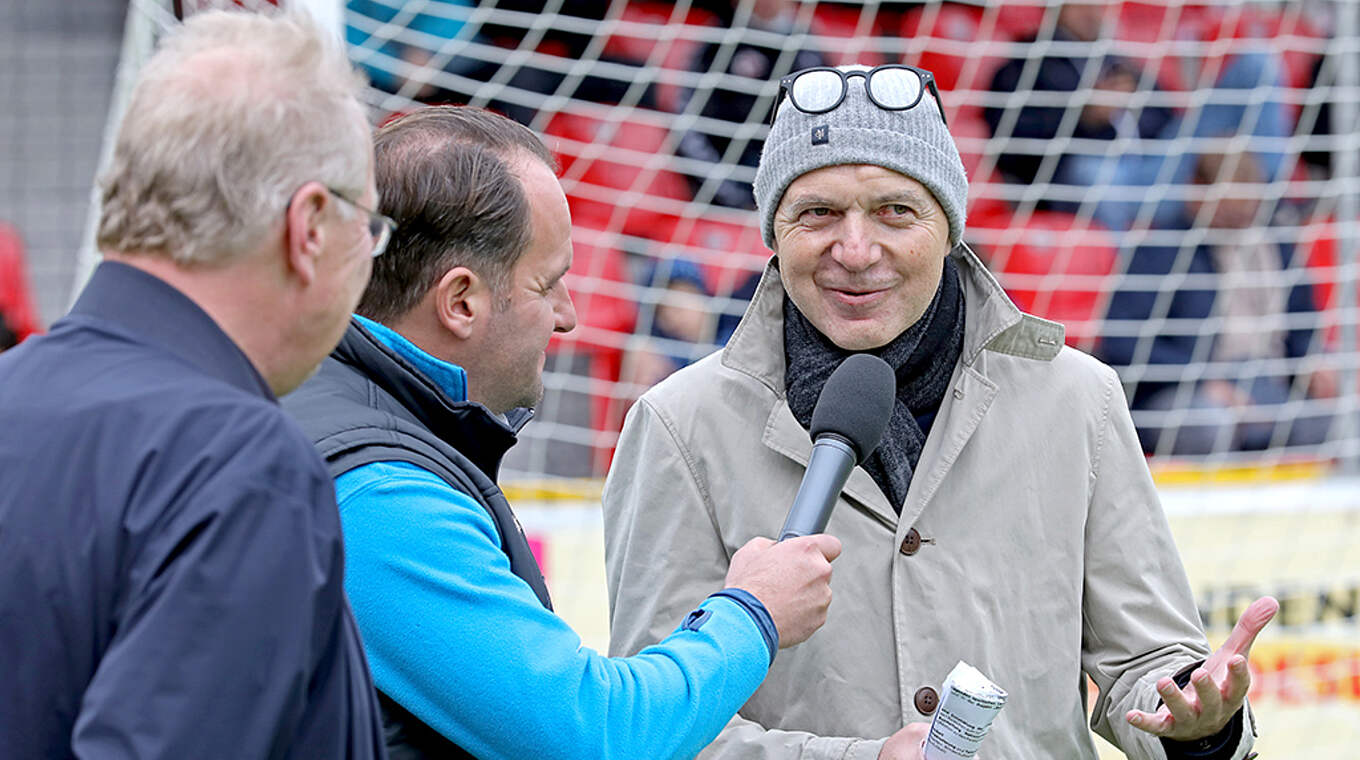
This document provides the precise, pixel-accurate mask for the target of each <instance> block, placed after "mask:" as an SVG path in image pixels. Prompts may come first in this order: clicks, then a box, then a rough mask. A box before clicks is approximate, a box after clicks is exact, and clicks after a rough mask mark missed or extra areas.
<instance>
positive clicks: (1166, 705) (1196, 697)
mask: <svg viewBox="0 0 1360 760" xmlns="http://www.w3.org/2000/svg"><path fill="white" fill-rule="evenodd" d="M1279 609H1280V603H1279V602H1277V601H1275V600H1274V599H1272V598H1270V597H1268V596H1263V597H1261V598H1260V599H1257V600H1256V601H1254V602H1252V603H1251V606H1250V607H1248V608H1247V611H1246V612H1243V613H1242V617H1240V618H1238V620H1237V625H1235V626H1233V630H1232V633H1230V634H1228V640H1227V641H1225V642H1223V646H1221V647H1219V648H1218V651H1217V652H1214V653H1213V654H1212V655H1210V656H1209V659H1207V660H1205V661H1204V664H1203V665H1201V666H1200V667H1198V668H1195V671H1194V672H1193V673H1191V674H1190V683H1188V684H1186V686H1185V688H1184V689H1178V688H1176V684H1175V683H1174V682H1173V681H1172V680H1171V679H1170V678H1162V679H1161V680H1160V681H1158V682H1157V693H1158V694H1160V695H1161V696H1162V703H1163V704H1162V706H1161V707H1160V708H1159V709H1158V710H1157V711H1156V712H1153V713H1146V712H1142V711H1141V710H1130V711H1129V713H1128V715H1127V716H1126V717H1127V719H1128V721H1129V724H1130V725H1132V726H1133V727H1135V728H1140V729H1142V730H1144V731H1147V732H1148V733H1150V734H1156V735H1157V736H1161V737H1164V738H1167V739H1173V740H1176V741H1192V740H1194V739H1203V738H1204V737H1206V736H1213V735H1214V734H1216V733H1218V732H1219V731H1221V730H1222V729H1223V727H1224V726H1225V725H1227V724H1228V720H1229V719H1231V718H1232V716H1233V715H1235V714H1236V713H1237V711H1238V710H1239V709H1240V708H1241V707H1242V700H1244V699H1246V697H1247V689H1248V687H1250V686H1251V672H1250V671H1249V670H1248V669H1247V655H1248V654H1249V653H1250V652H1251V645H1252V643H1253V642H1255V641H1256V634H1258V633H1260V632H1261V629H1262V628H1265V627H1266V623H1269V622H1270V619H1271V618H1273V617H1275V613H1276V612H1277V611H1278V610H1279Z"/></svg>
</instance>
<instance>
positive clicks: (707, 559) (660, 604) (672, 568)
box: [604, 397, 884, 760]
mask: <svg viewBox="0 0 1360 760" xmlns="http://www.w3.org/2000/svg"><path fill="white" fill-rule="evenodd" d="M604 529H605V566H606V570H607V579H608V584H609V608H610V637H609V638H610V645H609V646H610V653H611V654H615V655H626V654H631V653H633V652H637V651H639V650H641V649H642V648H643V647H646V646H647V645H648V644H650V643H651V642H653V641H656V640H657V639H659V638H660V637H661V636H664V635H665V633H666V631H667V630H669V626H671V625H674V622H673V621H675V620H676V619H678V618H679V617H680V616H681V615H683V614H684V612H685V611H686V610H688V609H690V608H692V607H693V606H694V605H695V604H696V603H697V602H698V601H699V600H701V599H703V598H704V595H705V594H706V593H707V592H708V591H709V590H711V589H715V588H720V587H721V586H722V585H723V579H724V577H725V576H726V574H727V568H728V563H729V560H730V558H731V551H735V550H736V549H737V548H740V547H731V548H730V549H729V547H727V546H726V545H725V544H724V542H723V541H722V538H721V536H722V531H721V529H720V527H719V524H718V520H717V518H716V516H715V513H714V510H713V505H712V503H711V501H710V493H709V490H708V488H707V487H706V486H705V485H704V483H703V480H702V478H701V477H699V476H698V475H697V473H696V463H695V459H694V455H693V454H692V452H688V451H686V450H685V449H684V448H683V447H682V446H681V445H680V444H679V443H678V441H677V439H676V437H675V435H674V432H673V429H672V426H671V425H669V424H668V422H667V420H666V418H665V417H664V416H663V413H661V412H659V411H658V410H657V409H656V408H655V407H654V406H652V405H651V404H650V403H649V402H648V399H647V398H645V397H644V398H643V399H641V400H640V401H638V403H636V404H635V405H634V406H633V408H632V409H631V410H630V411H629V413H628V418H627V420H626V421H625V422H624V426H623V433H622V435H621V437H620V438H619V444H618V448H617V449H616V451H615V454H614V462H613V465H612V466H611V467H610V470H609V478H608V480H607V481H606V483H605V489H604ZM776 659H777V658H776ZM883 741H884V740H882V739H875V740H866V739H860V738H854V737H826V736H815V735H813V734H810V733H807V732H803V731H783V730H772V729H767V728H765V727H763V726H761V725H759V724H757V723H755V722H753V721H750V720H747V719H745V718H743V717H741V715H740V714H738V715H737V716H736V717H734V718H733V719H732V720H731V722H729V723H728V724H727V726H726V728H724V729H723V730H722V732H721V733H720V734H719V735H718V738H717V739H716V740H715V741H714V742H713V744H711V745H710V746H709V747H708V748H707V749H706V750H705V751H704V752H703V753H702V754H701V755H700V757H702V758H705V760H720V759H723V760H726V759H729V758H732V759H735V758H743V759H747V758H753V759H759V760H784V759H787V760H794V759H795V758H798V759H799V760H873V759H874V758H877V757H878V752H879V749H880V748H881V747H882V746H883Z"/></svg>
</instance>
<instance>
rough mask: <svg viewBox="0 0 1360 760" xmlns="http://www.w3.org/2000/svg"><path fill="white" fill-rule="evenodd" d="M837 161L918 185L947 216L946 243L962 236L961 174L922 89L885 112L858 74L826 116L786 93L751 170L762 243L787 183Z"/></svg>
mask: <svg viewBox="0 0 1360 760" xmlns="http://www.w3.org/2000/svg"><path fill="white" fill-rule="evenodd" d="M840 68H841V70H842V71H849V70H853V69H860V70H865V71H867V70H868V67H867V66H842V67H840ZM841 164H871V165H874V166H882V167H884V168H886V169H892V170H893V171H896V172H901V173H902V174H905V175H907V176H908V177H911V178H912V179H914V180H916V181H917V182H920V183H921V184H922V185H925V186H926V188H928V189H929V190H930V192H931V193H933V194H934V195H935V200H936V201H938V202H939V204H940V206H941V207H942V208H943V209H944V213H945V216H947V217H948V218H949V244H950V246H951V247H952V246H954V245H956V244H957V243H958V242H959V239H960V238H962V237H963V225H964V215H965V209H966V208H967V206H968V178H967V177H966V176H965V175H964V171H963V161H962V159H960V158H959V149H958V146H956V145H955V144H954V138H953V136H951V135H950V134H949V128H948V127H946V126H945V123H944V119H943V118H941V116H940V111H939V108H938V107H937V106H936V104H935V98H934V96H932V95H931V94H930V93H929V92H925V93H923V94H922V95H921V102H920V103H918V104H916V106H915V107H914V108H910V109H907V110H905V111H885V110H883V109H882V108H879V107H878V106H876V105H874V104H873V101H871V100H869V96H868V94H867V93H865V91H864V79H863V78H862V77H852V78H851V79H850V82H849V86H848V87H847V88H846V93H845V101H844V102H842V103H841V104H840V105H839V106H837V107H836V108H835V109H833V110H831V111H828V112H827V113H818V114H806V113H803V112H802V111H799V110H798V109H797V108H794V107H793V105H792V104H791V103H789V101H788V98H787V97H786V98H784V100H783V102H782V103H781V104H780V108H779V115H778V116H776V117H775V120H774V126H773V127H771V128H770V136H769V137H768V138H766V140H765V147H764V149H763V150H762V151H761V154H760V166H759V167H757V168H756V183H755V191H756V207H757V208H758V209H759V210H760V232H761V235H763V236H764V238H765V244H766V245H768V246H770V248H771V249H773V248H774V212H775V209H777V208H778V207H779V201H780V200H781V199H782V198H783V197H784V191H785V190H787V189H788V187H789V185H790V184H792V183H793V181H794V180H796V179H798V178H799V177H801V176H803V175H804V174H807V173H808V172H810V171H812V170H814V169H820V168H822V167H824V166H837V165H841Z"/></svg>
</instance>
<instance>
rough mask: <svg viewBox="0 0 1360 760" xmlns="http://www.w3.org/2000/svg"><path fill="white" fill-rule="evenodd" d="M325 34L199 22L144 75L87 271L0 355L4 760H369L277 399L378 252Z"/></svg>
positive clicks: (308, 499)
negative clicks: (55, 311) (94, 264)
mask: <svg viewBox="0 0 1360 760" xmlns="http://www.w3.org/2000/svg"><path fill="white" fill-rule="evenodd" d="M358 84H359V83H358V80H356V78H355V76H354V74H353V72H352V70H351V69H350V67H349V65H348V63H347V62H346V60H345V59H344V56H343V53H342V52H341V51H340V50H339V49H338V46H336V45H332V44H330V43H329V42H328V41H327V39H326V37H325V36H324V35H323V34H322V33H320V32H319V31H318V30H317V29H316V28H315V27H314V26H313V25H312V24H311V22H310V21H308V20H307V19H305V18H303V17H297V16H288V15H283V16H278V17H266V16H263V15H252V14H244V13H234V14H229V13H220V12H219V13H205V14H201V15H197V16H194V17H193V18H192V19H191V20H190V21H189V22H188V23H186V24H185V25H184V26H183V27H182V28H180V29H178V30H175V31H174V32H172V33H171V34H170V35H169V36H168V37H167V38H166V39H165V40H164V41H163V43H162V45H161V47H160V49H159V50H158V51H157V53H156V54H155V55H154V56H153V57H152V58H151V60H150V61H148V62H147V64H146V66H145V68H144V69H143V71H142V73H141V76H140V81H139V82H138V84H137V86H136V89H135V91H134V92H133V95H132V99H131V102H130V103H129V105H128V113H127V116H126V117H125V118H124V120H123V123H122V125H121V127H120V130H119V133H118V136H117V144H116V146H115V148H114V152H113V158H112V165H111V167H110V169H109V170H108V172H107V174H106V175H105V176H104V177H103V179H102V188H103V198H102V201H103V203H102V209H101V218H100V223H99V232H98V244H99V247H100V250H101V251H102V252H103V255H104V261H103V262H102V263H101V264H100V265H99V266H98V268H97V269H96V270H95V272H94V274H93V276H92V277H91V279H90V281H89V283H88V284H87V285H86V287H85V289H84V291H83V292H82V293H81V295H80V298H79V300H78V301H77V302H76V304H75V306H74V307H73V308H72V310H71V313H70V314H68V315H67V316H66V317H65V318H64V319H62V320H60V321H59V322H57V323H56V324H55V325H53V327H52V331H51V332H50V333H49V334H48V335H46V336H42V337H38V338H34V339H32V340H29V341H27V342H25V343H24V344H23V345H22V346H20V347H19V348H18V349H16V350H14V351H11V352H6V353H5V355H4V356H3V357H0V429H3V430H4V431H5V435H4V436H3V437H0V672H3V673H4V674H5V676H4V678H2V679H0V747H3V748H4V750H3V754H5V756H6V757H24V758H38V757H52V758H56V757H101V758H108V757H129V758H131V757H136V758H264V757H270V758H294V757H297V758H301V757H309V758H312V757H324V758H359V759H367V758H381V757H383V755H384V753H383V747H382V739H381V732H380V722H379V719H378V705H377V702H376V697H375V694H374V692H373V687H372V683H371V681H370V680H369V675H368V669H367V665H366V663H365V660H364V655H363V649H362V645H361V642H360V639H359V635H358V629H357V627H356V625H355V622H354V619H353V616H352V614H351V613H350V610H349V606H348V603H347V602H346V600H345V596H344V590H343V576H344V556H343V551H342V545H341V533H340V524H339V516H338V514H337V511H336V506H335V497H334V492H333V490H332V487H331V481H330V478H329V477H328V476H327V473H326V469H325V467H324V465H323V464H322V462H321V460H320V458H319V457H318V456H317V455H316V452H315V450H314V449H313V448H312V447H311V445H310V444H309V442H308V441H307V439H306V438H305V437H304V436H303V435H302V432H301V431H300V430H298V428H297V426H296V425H295V424H294V423H293V422H292V421H290V420H289V419H288V418H287V416H286V415H285V414H284V413H283V412H282V410H280V409H279V407H278V403H277V401H276V396H279V395H282V394H285V393H287V392H289V391H291V390H292V389H293V388H295V387H296V386H297V385H298V384H300V383H301V382H302V381H303V379H305V378H306V377H307V376H308V375H309V374H311V373H312V372H313V371H314V370H315V368H316V366H317V364H318V363H319V362H320V361H321V359H322V358H323V357H324V356H325V355H326V354H327V352H329V351H330V350H331V348H333V347H334V346H335V343H336V341H337V340H339V338H340V335H341V333H342V332H343V331H344V328H345V324H346V323H347V321H348V318H349V313H350V310H351V309H352V308H353V307H354V304H355V303H357V302H358V299H359V296H360V294H361V293H362V291H363V288H364V284H365V283H366V282H367V280H368V276H369V272H370V269H371V261H372V256H374V255H376V254H378V253H380V252H381V249H382V244H383V242H384V241H385V240H386V237H387V235H388V233H389V232H390V226H389V223H387V222H384V221H383V220H382V219H381V218H380V217H378V216H376V215H374V214H373V212H370V211H366V210H365V209H366V208H372V207H373V206H374V205H376V200H377V198H376V191H375V188H374V182H373V173H372V148H371V146H370V142H369V129H368V125H367V123H366V121H365V118H364V113H363V110H362V108H361V106H360V104H359V102H358V100H357V98H356V95H357V92H358Z"/></svg>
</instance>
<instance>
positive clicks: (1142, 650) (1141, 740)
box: [1082, 369, 1255, 760]
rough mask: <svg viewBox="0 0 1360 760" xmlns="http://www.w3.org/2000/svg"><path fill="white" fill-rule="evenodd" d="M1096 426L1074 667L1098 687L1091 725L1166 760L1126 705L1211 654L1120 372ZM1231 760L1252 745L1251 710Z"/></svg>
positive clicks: (1139, 705) (1136, 705)
mask: <svg viewBox="0 0 1360 760" xmlns="http://www.w3.org/2000/svg"><path fill="white" fill-rule="evenodd" d="M1106 372H1107V373H1108V375H1107V378H1106V383H1107V388H1106V392H1105V398H1106V401H1105V408H1104V410H1103V412H1102V415H1101V419H1102V423H1101V424H1102V430H1101V431H1100V438H1099V444H1098V448H1097V450H1096V455H1095V457H1094V458H1093V464H1092V469H1091V474H1090V477H1091V482H1092V489H1091V502H1090V505H1089V507H1088V513H1087V521H1086V554H1085V566H1086V573H1085V578H1084V579H1083V582H1084V591H1083V602H1082V667H1083V669H1084V670H1085V671H1086V673H1087V674H1088V675H1090V676H1091V679H1092V680H1093V681H1094V682H1095V684H1096V688H1097V689H1098V690H1099V695H1098V698H1097V700H1096V705H1095V708H1094V709H1093V711H1092V714H1091V728H1092V729H1094V730H1095V732H1096V733H1098V734H1100V736H1102V737H1104V738H1105V739H1107V740H1109V741H1110V742H1111V743H1112V744H1114V745H1115V746H1116V747H1118V748H1120V749H1121V750H1123V752H1124V753H1125V754H1126V755H1127V756H1128V757H1129V758H1130V759H1131V760H1165V758H1166V752H1165V750H1164V749H1163V746H1162V743H1161V740H1160V739H1158V738H1157V737H1156V736H1153V735H1152V734H1149V733H1146V732H1144V731H1141V730H1139V729H1136V728H1134V727H1133V726H1130V725H1129V724H1128V721H1126V720H1125V718H1124V716H1125V715H1126V714H1127V713H1128V711H1129V710H1134V709H1137V710H1145V711H1149V712H1150V711H1154V710H1156V709H1157V708H1158V707H1159V706H1160V705H1161V699H1160V697H1159V696H1158V695H1157V690H1156V684H1157V681H1158V680H1159V679H1160V678H1161V677H1162V676H1173V675H1175V674H1176V673H1177V672H1178V671H1180V670H1181V669H1182V668H1184V667H1185V666H1187V665H1190V664H1192V663H1195V662H1197V661H1200V660H1203V659H1204V658H1205V657H1207V656H1208V655H1209V646H1208V643H1207V642H1206V641H1205V637H1204V632H1203V630H1202V629H1201V628H1200V624H1199V613H1198V610H1197V608H1196V606H1195V600H1194V597H1193V595H1192V594H1191V592H1190V584H1189V581H1188V580H1187V579H1186V576H1185V569H1184V568H1183V567H1182V565H1181V561H1180V555H1179V553H1178V552H1177V550H1176V545H1175V542H1174V541H1173V540H1172V537H1171V529H1170V527H1169V526H1168V525H1167V521H1166V517H1165V515H1164V514H1163V513H1162V509H1161V504H1160V501H1159V500H1158V497H1157V491H1156V488H1155V487H1154V485H1153V482H1152V476H1151V474H1150V473H1149V472H1148V468H1147V464H1146V462H1145V460H1144V458H1143V454H1142V450H1141V449H1140V448H1139V446H1138V438H1137V436H1136V435H1135V433H1134V428H1133V421H1132V419H1131V418H1130V416H1129V411H1128V406H1127V404H1125V402H1124V397H1123V394H1122V393H1120V392H1118V387H1119V385H1118V380H1117V378H1116V377H1115V375H1114V372H1113V371H1112V370H1108V369H1107V370H1106ZM1234 720H1243V721H1246V722H1247V725H1246V726H1244V730H1243V731H1242V732H1241V736H1242V740H1241V742H1240V744H1239V746H1238V747H1237V748H1236V749H1235V751H1234V753H1233V754H1232V758H1234V760H1238V759H1240V758H1242V757H1245V756H1246V754H1247V753H1248V752H1249V751H1250V749H1251V746H1252V743H1253V740H1254V738H1255V731H1254V728H1253V726H1252V724H1251V718H1250V709H1249V708H1248V709H1246V710H1243V711H1242V713H1241V714H1240V716H1239V717H1237V718H1234Z"/></svg>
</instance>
